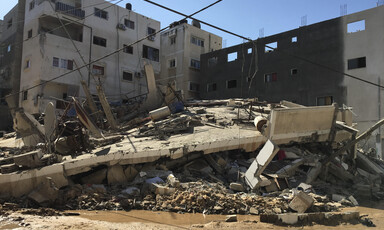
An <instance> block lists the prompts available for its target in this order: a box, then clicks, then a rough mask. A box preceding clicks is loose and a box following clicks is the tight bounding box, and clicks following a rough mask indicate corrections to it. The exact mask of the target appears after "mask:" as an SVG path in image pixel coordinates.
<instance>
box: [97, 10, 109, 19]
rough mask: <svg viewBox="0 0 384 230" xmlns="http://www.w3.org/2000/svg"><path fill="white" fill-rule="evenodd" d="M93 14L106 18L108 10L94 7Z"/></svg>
mask: <svg viewBox="0 0 384 230" xmlns="http://www.w3.org/2000/svg"><path fill="white" fill-rule="evenodd" d="M95 16H96V17H99V18H103V19H106V20H108V12H107V11H105V10H100V9H98V8H95Z"/></svg>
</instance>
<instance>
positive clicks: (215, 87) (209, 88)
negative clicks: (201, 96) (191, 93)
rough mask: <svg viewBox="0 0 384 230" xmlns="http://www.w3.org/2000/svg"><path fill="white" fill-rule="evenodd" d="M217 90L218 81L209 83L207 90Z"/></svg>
mask: <svg viewBox="0 0 384 230" xmlns="http://www.w3.org/2000/svg"><path fill="white" fill-rule="evenodd" d="M216 90H217V84H216V83H209V84H207V92H213V91H216Z"/></svg>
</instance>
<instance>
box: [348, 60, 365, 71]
mask: <svg viewBox="0 0 384 230" xmlns="http://www.w3.org/2000/svg"><path fill="white" fill-rule="evenodd" d="M366 66H367V61H366V59H365V57H359V58H354V59H348V69H358V68H364V67H366Z"/></svg>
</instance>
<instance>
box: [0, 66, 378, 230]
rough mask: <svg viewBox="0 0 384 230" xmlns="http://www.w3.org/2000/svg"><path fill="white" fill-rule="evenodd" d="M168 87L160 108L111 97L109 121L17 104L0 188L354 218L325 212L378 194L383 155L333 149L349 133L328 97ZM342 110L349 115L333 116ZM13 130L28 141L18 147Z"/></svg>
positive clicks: (48, 199) (110, 204) (46, 196)
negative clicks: (228, 94) (202, 95)
mask: <svg viewBox="0 0 384 230" xmlns="http://www.w3.org/2000/svg"><path fill="white" fill-rule="evenodd" d="M146 71H147V72H148V74H149V75H151V78H152V77H153V79H152V80H151V85H152V86H154V87H152V88H153V90H155V91H156V92H158V91H157V89H154V88H156V87H155V86H156V85H155V80H154V75H153V73H152V72H151V71H153V70H151V68H150V67H148V66H147V68H146ZM152 75H153V76H152ZM171 91H172V90H171ZM172 95H173V96H172V98H168V99H167V100H165V102H166V104H164V105H163V106H162V107H160V106H159V103H158V102H159V100H158V99H159V97H158V95H157V94H156V93H155V94H154V93H153V92H152V93H151V94H150V95H149V96H147V100H146V102H145V106H143V107H145V108H146V110H147V111H151V112H150V113H147V112H141V111H140V110H139V107H140V106H139V105H137V104H136V105H135V106H136V107H126V108H124V107H123V106H120V107H113V106H112V107H111V108H110V109H109V110H110V111H109V112H108V113H109V120H108V124H107V123H106V122H104V120H103V118H102V114H99V115H100V116H99V115H97V116H95V115H88V113H87V111H89V110H88V108H84V107H83V106H82V103H80V102H78V101H76V100H73V101H72V102H70V106H69V107H68V108H67V110H66V111H65V112H64V114H62V116H61V117H59V118H55V117H54V116H53V114H55V108H54V107H52V105H49V106H48V107H47V114H48V116H47V117H44V118H41V119H35V118H34V117H33V116H32V115H29V114H26V113H24V112H23V111H22V110H20V111H17V112H14V114H16V115H15V117H16V120H17V121H18V122H17V123H16V126H18V127H17V128H16V132H17V135H8V136H7V135H5V136H6V137H4V138H3V139H2V140H0V147H1V150H2V151H1V152H0V169H1V174H0V197H1V198H2V200H4V201H7V200H12V199H13V198H16V199H17V200H18V206H19V207H23V206H26V205H27V204H28V202H30V200H33V201H34V202H35V203H36V204H38V205H41V206H49V207H53V208H57V209H69V210H75V209H86V210H131V209H145V210H153V211H172V212H181V213H183V212H189V213H196V212H199V213H204V214H225V215H231V216H229V218H228V221H237V216H236V215H237V214H252V215H261V218H262V219H264V220H265V221H273V223H283V224H298V225H300V224H301V223H309V222H319V223H326V222H332V223H341V222H345V221H346V222H348V221H349V220H355V219H356V214H343V215H341V214H340V216H337V215H336V217H335V215H333V214H328V213H326V212H331V211H338V210H339V209H340V208H342V207H345V206H357V205H359V202H360V203H361V202H363V201H365V200H370V199H383V198H384V188H383V183H382V180H383V179H384V162H383V161H381V160H379V159H374V158H372V156H370V154H367V153H366V152H364V151H363V150H361V149H358V148H355V147H354V148H353V149H351V148H352V147H351V148H348V151H347V152H345V151H344V152H343V153H340V154H339V152H338V151H340V149H342V148H345V146H346V145H348V147H350V146H349V145H350V144H351V143H354V142H353V141H354V140H355V139H354V138H356V132H357V130H355V129H353V128H352V127H350V126H348V124H349V123H351V122H350V121H349V120H348V119H349V115H348V114H345V116H343V113H342V112H343V111H342V109H341V111H339V112H338V114H341V115H338V116H336V115H335V112H336V111H337V109H336V107H335V106H319V107H305V106H301V105H297V104H294V103H290V102H284V103H282V104H268V103H266V102H259V101H257V100H255V99H231V100H218V101H192V102H187V103H186V102H183V101H182V100H180V99H179V97H178V96H177V95H178V94H177V93H176V92H174V91H172ZM105 102H106V101H104V103H105ZM154 105H156V106H154ZM107 107H108V106H107ZM159 107H160V109H157V108H159ZM235 110H236V111H235ZM129 111H134V112H129ZM340 112H341V113H340ZM347 115H348V119H347V120H348V122H349V123H348V124H345V123H343V124H341V123H340V122H337V121H335V119H334V118H337V117H339V118H338V119H344V120H345V119H346V116H347ZM114 116H116V118H117V119H116V122H117V120H118V121H119V125H117V123H114V122H113V120H112V118H113V119H115V117H114ZM94 117H101V119H97V120H95V121H93V120H92V119H93V118H94ZM128 118H129V119H128ZM124 119H128V120H124ZM40 120H45V123H46V127H44V126H42V125H41V124H40V123H39V121H40ZM108 127H110V128H111V129H108ZM20 136H21V137H22V138H23V140H24V144H25V145H26V147H22V148H18V147H15V146H14V143H15V142H16V139H17V138H18V137H20ZM36 137H37V138H36ZM12 138H13V139H12ZM36 140H37V141H36ZM11 142H12V143H11ZM33 142H37V143H34V146H30V147H28V145H32V143H33ZM10 144H13V145H12V146H10ZM36 144H38V145H36ZM343 146H344V147H343ZM349 149H350V150H349ZM336 153H337V154H336ZM47 177H49V178H50V179H47ZM24 204H25V205H24ZM295 212H298V213H299V214H297V213H295ZM303 213H305V214H303ZM314 213H319V214H316V215H315V214H314ZM357 216H358V214H357Z"/></svg>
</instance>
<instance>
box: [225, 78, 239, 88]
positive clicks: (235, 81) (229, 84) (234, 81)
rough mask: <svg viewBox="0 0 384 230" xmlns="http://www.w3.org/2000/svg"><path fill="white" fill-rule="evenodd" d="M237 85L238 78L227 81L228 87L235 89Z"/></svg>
mask: <svg viewBox="0 0 384 230" xmlns="http://www.w3.org/2000/svg"><path fill="white" fill-rule="evenodd" d="M236 87H237V80H230V81H227V89H233V88H236Z"/></svg>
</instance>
